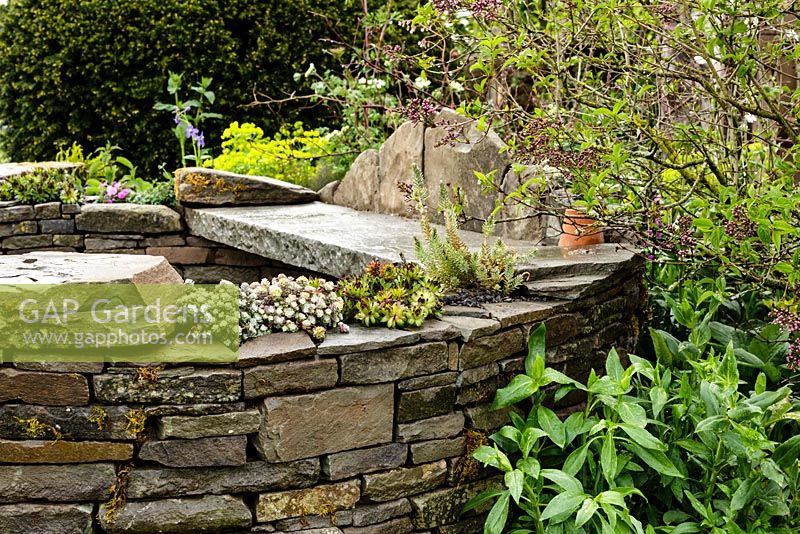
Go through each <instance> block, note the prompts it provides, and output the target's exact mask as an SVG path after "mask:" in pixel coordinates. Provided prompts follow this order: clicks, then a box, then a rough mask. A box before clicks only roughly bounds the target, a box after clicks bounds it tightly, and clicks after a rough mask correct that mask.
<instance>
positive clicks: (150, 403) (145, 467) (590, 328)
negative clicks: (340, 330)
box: [0, 210, 642, 534]
mask: <svg viewBox="0 0 800 534" xmlns="http://www.w3.org/2000/svg"><path fill="white" fill-rule="evenodd" d="M34 211H35V210H34ZM28 220H37V219H28ZM39 220H43V219H39ZM79 224H80V223H79ZM92 231H94V230H92ZM48 235H49V234H48ZM136 235H139V234H136ZM141 235H143V236H144V235H145V234H144V233H143V232H142V233H141ZM174 235H177V236H180V233H179V232H174ZM162 237H163V236H162ZM83 239H84V240H86V239H91V238H88V237H85V236H84V237H83ZM145 239H149V237H146V236H145V237H142V238H141V239H138V238H137V239H131V241H136V242H137V246H138V242H139V241H141V240H145ZM85 246H86V245H85V242H84V247H85ZM185 246H191V245H188V244H187V245H185ZM209 248H210V247H209ZM540 274H544V273H540ZM606 274H607V275H606V276H599V275H598V273H597V272H594V273H588V272H587V273H585V274H584V275H580V274H578V275H576V276H575V277H574V279H573V283H572V284H569V283H568V282H566V281H564V280H562V282H561V288H560V290H558V291H552V292H551V294H550V296H549V297H548V298H544V297H542V298H539V299H538V300H531V301H520V302H503V303H497V304H486V305H485V306H484V307H483V308H459V307H450V308H448V309H447V310H446V313H445V315H444V316H443V318H442V319H441V320H435V321H428V322H426V324H425V325H424V327H423V328H421V329H417V330H408V331H406V330H388V329H383V328H373V329H367V328H362V327H353V328H352V330H351V332H350V333H349V334H331V335H329V337H328V338H327V339H326V340H325V341H324V342H323V343H322V344H320V345H318V346H317V345H314V344H313V343H312V342H311V341H310V339H309V338H308V337H307V336H306V335H305V334H272V335H268V336H263V337H260V338H256V339H253V340H250V341H248V342H247V343H245V344H244V345H243V346H242V349H241V354H240V358H239V361H238V362H237V363H236V364H230V365H222V366H213V367H209V366H186V365H181V366H167V367H166V368H155V369H154V368H149V369H143V368H142V367H135V366H124V365H111V364H103V363H60V364H55V363H52V364H42V363H16V364H10V363H5V364H2V365H0V532H3V533H9V534H18V533H19V534H22V533H26V534H29V533H37V534H38V533H51V532H52V533H59V534H65V533H100V532H107V533H132V534H136V533H142V534H145V533H147V534H151V533H155V532H161V533H179V534H180V533H186V534H189V533H192V534H194V533H199V532H211V533H226V532H231V533H241V534H243V533H256V532H259V533H263V532H275V533H286V532H296V531H305V532H306V533H307V534H312V533H313V534H341V533H344V534H367V533H369V534H379V533H391V534H403V533H411V532H416V533H438V534H454V533H472V532H480V531H481V530H482V520H483V517H482V516H480V515H478V516H466V517H461V516H460V515H459V511H460V509H461V506H462V505H463V503H465V502H466V501H467V500H468V499H469V498H470V497H472V496H473V495H475V494H477V493H478V492H480V491H481V490H483V489H485V488H487V487H490V486H492V485H494V484H496V483H497V480H496V479H495V478H493V476H494V473H492V472H491V471H487V470H484V469H482V468H480V467H479V466H478V465H476V464H475V463H474V462H472V461H471V460H470V459H469V452H470V450H471V449H472V448H474V447H475V446H476V444H478V443H480V442H481V441H482V440H483V439H485V437H486V435H487V434H488V433H490V432H491V431H492V430H493V429H496V428H498V427H499V426H501V425H502V424H504V423H505V421H506V419H507V413H506V412H495V411H492V410H491V409H490V403H491V401H492V399H493V397H494V393H495V391H496V390H497V389H498V388H499V387H502V386H503V385H505V384H506V383H507V382H508V380H509V379H510V377H511V376H512V375H513V374H514V373H518V372H520V370H521V369H522V367H523V355H524V347H525V340H526V338H527V335H528V333H529V331H530V329H531V328H533V327H535V326H536V325H538V324H540V323H542V322H544V323H545V324H546V325H547V328H548V360H549V361H550V364H551V365H553V366H555V367H556V368H558V369H559V370H561V371H564V372H566V373H568V374H569V375H571V376H574V377H579V378H582V377H584V376H585V375H586V374H587V373H588V371H589V369H590V368H592V367H602V363H601V362H603V361H604V354H605V351H607V350H608V349H609V348H610V347H611V346H617V347H619V348H620V349H623V350H624V349H626V348H630V347H631V344H632V343H633V342H634V340H635V338H636V334H637V326H636V325H637V324H638V322H637V321H638V319H637V315H638V313H639V311H640V302H641V297H642V294H641V288H640V283H639V278H640V272H639V266H638V264H637V263H636V262H635V261H633V260H631V261H628V262H625V263H623V264H620V265H618V266H617V268H616V270H615V271H614V272H613V273H606ZM530 290H531V291H532V292H535V291H536V287H535V285H534V286H532V287H531V289H530ZM570 402H571V403H579V402H580V399H579V398H573V399H570ZM568 404H569V403H565V404H564V405H562V406H560V408H562V409H567V408H568Z"/></svg>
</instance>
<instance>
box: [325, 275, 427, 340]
mask: <svg viewBox="0 0 800 534" xmlns="http://www.w3.org/2000/svg"><path fill="white" fill-rule="evenodd" d="M339 293H340V294H341V295H342V298H343V299H344V317H345V319H346V320H348V321H349V320H352V319H355V320H357V321H359V322H361V323H362V324H363V325H364V326H373V325H376V324H383V325H385V326H387V327H388V328H405V327H412V326H422V323H423V322H424V321H425V319H426V318H427V317H429V316H431V315H433V316H439V315H440V314H441V310H442V305H443V303H442V286H441V285H439V284H438V283H437V282H435V281H433V280H431V279H430V278H429V277H428V275H427V274H425V271H424V270H423V269H422V268H421V267H420V266H419V265H417V264H414V263H400V264H397V265H395V264H391V263H381V262H377V261H374V262H372V263H370V264H369V265H367V267H366V268H365V269H364V273H363V274H361V275H357V276H353V277H350V278H346V279H344V280H342V281H341V282H340V283H339Z"/></svg>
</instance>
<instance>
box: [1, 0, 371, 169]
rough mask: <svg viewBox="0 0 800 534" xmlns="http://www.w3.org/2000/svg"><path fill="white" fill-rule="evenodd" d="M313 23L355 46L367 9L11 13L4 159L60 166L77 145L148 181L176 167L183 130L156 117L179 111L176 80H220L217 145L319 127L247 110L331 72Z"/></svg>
mask: <svg viewBox="0 0 800 534" xmlns="http://www.w3.org/2000/svg"><path fill="white" fill-rule="evenodd" d="M312 13H323V14H327V15H328V16H329V17H330V18H331V19H332V20H334V21H337V24H336V27H337V32H338V33H342V32H343V34H344V35H343V37H344V38H345V39H350V38H351V37H352V33H353V32H355V31H356V28H357V26H358V20H359V16H360V1H356V0H293V1H291V2H287V1H286V0H11V1H10V3H9V5H8V6H6V7H3V8H0V149H2V150H3V151H5V152H6V153H7V154H8V155H9V156H10V157H11V158H12V159H14V160H17V161H20V160H35V159H49V158H52V157H53V156H54V155H55V153H56V151H57V149H58V148H59V147H60V146H64V145H69V144H71V143H72V142H73V141H77V142H79V143H81V144H82V145H83V146H84V148H85V149H87V150H88V149H93V148H96V147H98V146H101V145H104V144H105V142H106V141H111V142H112V143H113V144H116V145H119V146H120V147H122V149H123V152H124V154H125V155H126V156H127V157H129V158H130V159H131V160H133V161H134V162H135V163H138V164H139V165H140V166H141V167H142V168H143V170H145V171H146V172H148V173H155V172H156V169H157V166H158V164H160V163H162V162H165V163H167V165H168V167H173V166H174V165H175V164H176V163H177V145H176V141H175V139H174V137H173V134H172V133H171V131H170V128H171V127H172V125H173V124H172V120H171V118H170V117H169V116H168V115H167V114H164V113H163V112H160V113H159V112H155V111H153V109H152V108H153V105H154V104H155V103H156V102H158V101H167V100H168V98H167V94H166V91H165V87H166V80H167V73H168V71H174V72H184V73H185V76H184V82H185V83H184V85H185V86H186V85H189V83H191V84H193V83H194V82H195V81H197V80H199V78H200V77H201V76H211V77H213V78H214V82H213V86H212V89H213V90H214V91H215V92H216V93H217V98H218V100H217V103H216V104H215V105H214V106H213V109H211V111H216V112H219V113H222V114H223V115H224V116H225V119H224V120H221V121H217V122H216V124H211V125H207V126H206V128H205V129H206V136H207V139H208V138H210V141H211V142H212V143H213V142H214V141H215V140H216V139H218V136H219V134H220V133H221V132H222V130H223V129H224V127H225V125H226V124H227V122H228V121H229V120H239V121H245V120H251V121H257V122H258V123H260V124H262V125H265V126H266V129H267V130H269V129H277V126H278V121H279V120H280V119H282V120H284V121H290V120H296V119H298V118H299V119H305V120H306V121H307V122H309V123H314V120H315V119H316V120H320V117H319V116H315V115H311V114H308V113H307V114H306V116H304V115H303V113H304V112H303V111H302V110H300V109H299V108H287V107H283V108H282V109H281V115H282V117H281V118H280V119H279V118H278V117H276V116H274V115H272V114H271V112H270V111H269V110H268V109H267V108H265V107H258V108H242V107H241V106H243V105H244V104H247V103H249V102H251V101H252V94H253V89H254V88H255V89H256V90H258V91H259V92H264V93H267V94H271V95H281V94H283V93H284V92H285V91H291V90H293V89H297V87H296V85H295V84H294V82H293V80H292V75H293V74H294V73H295V72H297V71H301V70H304V69H305V68H306V66H307V65H308V63H309V62H311V61H313V62H315V63H316V64H318V65H323V66H324V65H326V64H330V62H331V61H332V59H331V56H330V55H328V54H326V53H325V47H326V46H330V45H329V44H327V43H325V42H324V39H330V38H334V34H333V32H332V31H331V30H330V28H329V27H328V24H326V22H325V20H324V19H323V18H321V17H317V16H313V15H312ZM348 32H350V34H351V35H348ZM187 82H188V83H187ZM317 115H319V113H318V112H317Z"/></svg>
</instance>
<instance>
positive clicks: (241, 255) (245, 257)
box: [214, 248, 269, 267]
mask: <svg viewBox="0 0 800 534" xmlns="http://www.w3.org/2000/svg"><path fill="white" fill-rule="evenodd" d="M214 263H216V264H217V265H239V266H244V267H260V266H262V265H265V264H267V263H269V260H268V259H267V258H265V257H263V256H259V255H258V254H252V253H250V252H245V251H244V250H237V249H235V248H218V249H216V250H215V251H214Z"/></svg>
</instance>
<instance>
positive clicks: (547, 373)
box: [542, 367, 586, 391]
mask: <svg viewBox="0 0 800 534" xmlns="http://www.w3.org/2000/svg"><path fill="white" fill-rule="evenodd" d="M542 382H543V385H547V384H552V383H553V382H555V383H556V384H567V385H570V386H574V387H575V388H576V389H580V390H583V391H585V390H586V388H585V387H583V385H582V384H581V383H580V382H576V381H575V380H573V379H571V378H570V377H568V376H567V375H565V374H564V373H562V372H560V371H556V370H555V369H553V368H551V367H548V368H547V369H545V370H544V374H543V375H542Z"/></svg>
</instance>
